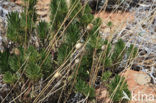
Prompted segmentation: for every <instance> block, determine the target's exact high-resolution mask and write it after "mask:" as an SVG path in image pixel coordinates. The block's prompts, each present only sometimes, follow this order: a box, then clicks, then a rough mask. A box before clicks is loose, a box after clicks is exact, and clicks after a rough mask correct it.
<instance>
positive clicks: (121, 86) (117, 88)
mask: <svg viewBox="0 0 156 103" xmlns="http://www.w3.org/2000/svg"><path fill="white" fill-rule="evenodd" d="M108 89H109V94H110V95H112V94H113V93H114V95H113V96H112V100H113V102H115V103H116V102H121V101H127V100H122V97H124V94H123V92H125V93H126V94H127V96H128V97H130V96H131V93H130V91H129V90H128V85H127V82H126V81H125V78H124V77H120V76H119V75H116V76H115V77H114V78H113V80H111V82H110V84H109V85H108Z"/></svg>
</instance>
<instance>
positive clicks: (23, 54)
mask: <svg viewBox="0 0 156 103" xmlns="http://www.w3.org/2000/svg"><path fill="white" fill-rule="evenodd" d="M24 3H25V8H24V11H23V12H22V13H20V14H19V13H18V12H11V13H10V14H9V15H8V30H7V37H8V39H9V40H11V41H12V42H13V44H15V45H14V46H13V49H12V50H11V49H6V50H5V51H4V52H3V53H0V73H3V74H4V77H5V78H4V81H5V82H6V83H8V84H10V83H11V84H12V83H14V82H15V80H16V79H17V77H19V75H20V76H22V78H23V79H24V81H25V80H27V79H30V81H31V80H32V81H36V80H38V79H40V78H42V77H44V78H45V77H47V76H48V75H50V74H51V73H52V72H53V66H52V65H53V64H52V62H51V58H52V56H51V55H49V56H48V57H47V55H46V53H45V52H44V50H45V48H46V45H43V46H42V49H40V48H38V47H36V46H35V45H34V44H33V43H32V42H31V41H32V39H31V38H34V37H35V36H37V37H38V39H39V40H41V42H39V44H38V45H41V44H44V43H45V42H44V41H45V39H46V40H47V36H48V35H49V25H48V23H47V22H45V21H40V22H39V24H38V25H37V26H36V21H37V14H36V9H35V7H34V6H35V5H36V3H37V0H25V1H24ZM36 31H37V33H36ZM47 43H48V41H47ZM11 52H12V53H11ZM21 74H23V75H21Z"/></svg>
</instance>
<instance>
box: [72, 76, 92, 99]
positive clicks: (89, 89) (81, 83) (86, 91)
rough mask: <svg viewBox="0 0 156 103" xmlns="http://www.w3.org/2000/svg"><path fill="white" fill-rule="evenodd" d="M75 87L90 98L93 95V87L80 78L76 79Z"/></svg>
mask: <svg viewBox="0 0 156 103" xmlns="http://www.w3.org/2000/svg"><path fill="white" fill-rule="evenodd" d="M75 89H76V90H77V91H79V92H80V93H82V94H84V95H85V96H89V97H90V98H94V97H95V89H94V88H93V87H90V86H89V85H88V84H87V83H85V82H84V81H83V80H81V79H79V80H78V81H77V83H76V85H75Z"/></svg>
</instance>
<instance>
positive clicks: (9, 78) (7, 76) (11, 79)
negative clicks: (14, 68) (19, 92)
mask: <svg viewBox="0 0 156 103" xmlns="http://www.w3.org/2000/svg"><path fill="white" fill-rule="evenodd" d="M16 79H17V78H16V75H15V74H12V73H11V72H9V71H8V72H6V73H5V74H4V77H3V81H4V82H5V83H8V84H13V83H14V82H15V81H16Z"/></svg>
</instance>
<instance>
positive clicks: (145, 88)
mask: <svg viewBox="0 0 156 103" xmlns="http://www.w3.org/2000/svg"><path fill="white" fill-rule="evenodd" d="M12 1H14V2H15V3H14V2H9V1H7V0H1V1H0V51H1V52H3V47H2V42H5V41H6V38H5V34H6V26H7V20H6V19H7V18H6V17H7V14H8V13H9V12H11V11H18V12H21V11H22V6H21V5H22V2H21V1H20V0H12ZM49 2H50V0H39V2H38V5H37V6H36V8H37V13H38V14H39V19H38V20H45V21H47V22H49V21H50V19H49V16H50V14H49V7H48V6H49ZM138 5H139V6H138V7H133V8H131V9H130V11H129V12H121V11H118V12H114V13H112V12H104V11H102V12H100V13H99V14H95V17H101V18H102V20H103V26H102V27H101V35H102V37H104V38H106V37H107V36H108V35H109V37H110V35H112V36H111V38H113V39H114V41H115V39H116V38H118V37H121V38H123V39H124V40H125V42H126V43H127V46H129V45H130V44H135V45H136V46H137V47H138V48H140V50H139V55H138V57H137V58H136V59H135V60H134V61H133V64H132V67H131V68H130V67H128V66H127V65H125V62H124V61H123V65H121V66H124V67H125V69H126V70H125V71H124V72H123V74H122V73H121V75H123V76H124V77H125V78H126V80H127V82H128V86H129V89H130V90H131V92H132V91H133V92H134V93H137V92H138V91H141V92H143V93H146V94H153V95H154V96H155V97H156V86H155V84H156V12H155V11H156V0H144V1H143V0H142V2H140V3H139V4H138ZM108 21H111V22H112V23H113V27H111V28H108V27H107V26H106V24H107V22H108ZM136 87H137V88H136ZM8 90H9V89H8V87H7V86H6V84H4V83H3V82H2V76H1V75H0V99H2V96H1V92H4V91H5V92H7V91H8ZM96 92H97V95H99V96H97V100H98V101H101V103H102V102H104V101H103V100H107V101H108V102H109V98H108V93H107V90H106V89H105V88H104V87H103V86H100V88H98V89H97V91H96ZM74 98H81V95H80V94H76V95H75V97H74ZM105 102H106V101H105ZM155 102H156V101H154V102H151V103H155ZM131 103H140V102H138V101H136V102H134V101H131ZM143 103H146V102H143ZM147 103H149V102H147Z"/></svg>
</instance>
